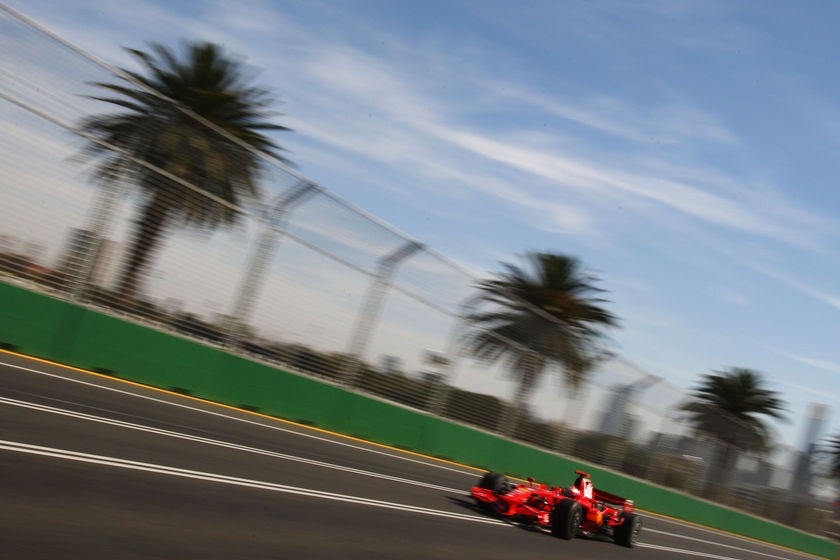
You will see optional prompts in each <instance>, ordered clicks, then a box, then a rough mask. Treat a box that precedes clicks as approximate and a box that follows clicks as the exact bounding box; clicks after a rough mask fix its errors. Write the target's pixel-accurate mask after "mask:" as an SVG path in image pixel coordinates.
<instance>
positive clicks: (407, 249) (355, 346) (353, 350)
mask: <svg viewBox="0 0 840 560" xmlns="http://www.w3.org/2000/svg"><path fill="white" fill-rule="evenodd" d="M421 249H423V245H421V244H420V243H418V242H417V241H408V242H407V243H406V244H404V245H403V246H401V247H399V248H397V249H395V250H394V251H392V252H391V253H389V254H387V255H385V256H384V257H382V258H381V259H379V262H378V263H377V265H376V272H375V273H374V274H373V275H372V278H371V283H370V286H369V287H368V293H367V296H366V297H365V301H364V303H363V305H362V308H361V311H360V312H359V315H358V319H357V321H356V327H355V328H354V329H353V333H352V338H351V340H350V346H349V348H348V351H347V353H348V354H350V355H351V356H353V357H355V358H356V360H354V362H353V363H355V364H356V365H355V366H354V367H352V368H351V370H350V371H348V372H345V374H344V377H345V384H346V385H351V386H352V385H354V384H355V382H356V378H357V377H358V375H359V365H360V364H359V361H362V360H364V359H365V354H366V352H367V348H368V345H369V344H370V338H371V333H372V332H373V325H374V322H375V321H376V319H377V317H378V316H379V312H380V311H381V310H382V302H383V300H384V299H385V292H386V290H387V288H388V286H389V285H390V283H391V278H392V277H393V276H394V272H395V271H396V268H397V265H398V264H399V263H400V262H402V261H403V260H405V259H407V258H408V257H410V256H411V255H413V254H414V253H416V252H417V251H419V250H421Z"/></svg>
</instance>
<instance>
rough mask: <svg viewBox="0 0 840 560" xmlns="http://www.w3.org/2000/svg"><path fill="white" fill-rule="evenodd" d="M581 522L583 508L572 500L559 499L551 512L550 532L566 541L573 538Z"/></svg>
mask: <svg viewBox="0 0 840 560" xmlns="http://www.w3.org/2000/svg"><path fill="white" fill-rule="evenodd" d="M582 522H583V508H582V507H581V505H580V504H579V503H577V502H576V501H574V500H560V501H559V502H557V505H556V506H554V512H553V513H552V514H551V534H552V535H554V536H555V537H558V538H561V539H565V540H567V541H569V540H572V539H573V538H575V535H577V533H578V529H580V524H581V523H582Z"/></svg>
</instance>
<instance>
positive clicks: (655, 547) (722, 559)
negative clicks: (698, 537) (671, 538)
mask: <svg viewBox="0 0 840 560" xmlns="http://www.w3.org/2000/svg"><path fill="white" fill-rule="evenodd" d="M636 546H638V547H639V548H651V549H653V550H665V551H667V552H677V553H679V554H686V555H688V556H702V557H703V558H714V559H715V560H740V559H739V558H734V557H732V556H720V555H718V554H709V553H708V552H698V551H696V550H684V549H682V548H673V547H670V546H660V545H658V544H647V543H639V544H637V545H636ZM750 552H751V551H750Z"/></svg>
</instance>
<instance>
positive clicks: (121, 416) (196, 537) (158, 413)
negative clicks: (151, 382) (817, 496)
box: [0, 353, 812, 560]
mask: <svg viewBox="0 0 840 560" xmlns="http://www.w3.org/2000/svg"><path fill="white" fill-rule="evenodd" d="M480 475H481V473H480V472H479V471H476V470H474V469H471V468H469V467H463V466H459V465H454V464H451V463H445V462H440V461H437V460H434V459H430V458H425V457H420V456H417V455H412V454H408V453H404V452H401V451H398V450H394V449H388V448H384V447H380V446H377V445H374V444H370V443H366V442H361V441H357V440H353V439H348V438H344V437H341V436H338V435H334V434H328V433H325V432H321V431H317V430H312V429H309V428H307V427H302V426H297V425H293V424H289V423H285V422H282V421H278V420H274V419H270V418H265V417H262V416H259V415H256V414H251V413H247V412H242V411H237V410H233V409H230V408H226V407H221V406H217V405H213V404H209V403H204V402H201V401H197V400H195V399H189V398H185V397H183V396H179V395H174V394H168V393H164V392H161V391H157V390H153V389H149V388H144V387H139V386H136V385H132V384H129V383H125V382H121V381H119V380H116V379H110V378H105V377H101V376H97V375H92V374H88V373H85V372H80V371H76V370H72V369H67V368H63V367H60V366H57V365H52V364H47V363H43V362H39V361H35V360H30V359H26V358H23V357H20V356H15V355H11V354H5V353H0V506H2V507H0V550H2V551H3V552H2V557H3V558H10V559H12V558H13V559H30V558H32V559H34V558H61V559H75V558H79V559H90V558H120V559H133V558H137V559H141V558H142V559H151V558H167V559H173V558H174V559H179V558H201V559H212V558H220V559H225V560H230V559H231V558H237V559H251V558H254V559H269V558H336V557H340V558H343V559H366V560H368V559H371V558H393V559H396V558H399V559H411V558H418V559H421V558H422V559H434V558H447V559H451V558H460V559H471V558H476V559H482V560H490V559H495V558H498V559H505V560H508V559H510V558H519V557H522V556H523V555H525V556H526V557H527V558H529V560H536V559H540V558H551V559H553V560H554V559H557V558H575V559H579V560H596V559H606V558H610V559H612V558H638V559H651V560H658V559H666V558H667V559H674V558H677V559H678V558H697V557H701V558H715V559H738V560H768V559H791V560H792V559H799V558H812V557H811V556H807V555H803V554H798V553H796V552H792V551H788V550H784V549H779V548H776V547H773V546H769V545H765V544H761V543H756V542H752V541H748V540H744V539H740V538H736V537H733V536H730V535H724V534H720V533H716V532H712V531H709V530H706V529H702V528H697V527H692V526H688V525H684V524H681V523H678V522H675V521H672V520H668V519H664V518H660V517H656V516H652V515H644V520H645V529H644V531H643V533H642V538H641V542H640V544H639V545H638V546H637V547H636V548H635V549H633V550H630V549H626V548H621V547H618V546H617V545H615V544H612V543H610V542H606V541H601V540H591V539H583V538H578V539H574V540H572V541H563V540H559V539H556V538H554V537H552V536H551V535H549V534H547V533H545V532H541V531H538V530H533V529H528V528H524V527H521V526H518V525H515V524H509V523H505V522H502V521H500V520H498V519H494V518H492V517H488V516H487V515H485V514H483V513H481V512H479V511H477V510H476V509H475V507H474V506H473V504H472V501H471V499H469V498H468V496H467V494H468V491H469V489H470V487H471V486H472V485H473V484H474V483H475V482H476V480H477V479H478V478H479V476H480ZM560 476H562V474H561V475H560ZM595 482H596V484H597V481H595ZM607 490H608V489H607ZM636 502H637V503H638V504H642V503H643V502H644V499H643V498H641V497H637V499H636Z"/></svg>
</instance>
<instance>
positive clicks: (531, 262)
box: [464, 253, 618, 433]
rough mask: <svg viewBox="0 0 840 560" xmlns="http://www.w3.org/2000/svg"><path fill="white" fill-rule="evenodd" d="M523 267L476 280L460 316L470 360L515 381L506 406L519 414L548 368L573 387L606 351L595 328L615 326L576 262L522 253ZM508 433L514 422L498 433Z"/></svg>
mask: <svg viewBox="0 0 840 560" xmlns="http://www.w3.org/2000/svg"><path fill="white" fill-rule="evenodd" d="M523 260H524V261H525V264H526V265H527V266H524V267H520V266H516V265H512V264H505V263H503V264H502V266H503V267H504V269H505V270H504V272H501V273H498V274H497V275H496V276H495V277H494V278H490V279H487V280H482V281H481V282H479V284H478V290H479V291H478V293H477V294H476V296H475V298H474V299H473V300H472V302H471V304H472V309H473V311H472V312H470V313H468V314H467V317H466V319H467V321H468V322H469V324H470V327H471V328H470V329H469V330H468V332H467V333H466V335H465V337H464V343H465V347H466V349H467V350H468V351H469V352H470V353H471V354H473V355H474V356H475V357H476V358H478V359H480V360H483V361H487V362H497V361H501V362H503V363H504V365H505V368H506V370H507V371H508V373H509V374H510V375H511V377H512V378H513V379H514V380H515V381H516V382H517V384H518V387H517V391H516V394H515V396H514V399H513V408H514V411H515V413H516V414H519V415H521V413H522V410H523V408H524V406H525V404H526V403H527V401H528V397H529V396H530V394H531V392H532V391H533V389H534V387H535V386H536V384H537V382H538V381H539V380H540V379H541V378H542V376H543V375H544V374H545V373H546V372H547V371H549V370H550V368H551V367H552V366H555V367H559V368H560V371H562V372H563V374H564V379H565V381H566V382H567V383H568V384H569V385H570V386H571V387H572V388H575V389H576V388H578V387H579V386H580V384H581V383H582V382H583V380H584V378H585V377H586V374H587V373H588V372H589V371H590V370H591V369H592V368H593V367H594V365H595V364H596V363H597V362H598V361H599V360H601V359H604V358H605V357H606V356H607V355H608V352H606V351H605V350H604V349H603V347H602V345H601V344H600V342H601V341H602V339H603V337H604V334H603V329H605V328H606V327H614V326H616V325H617V322H618V321H617V319H616V318H615V317H614V316H613V315H612V314H611V313H609V312H608V311H606V310H605V309H604V308H603V307H601V305H602V304H603V303H605V300H604V299H601V298H600V297H599V294H601V293H602V292H603V291H604V290H602V289H600V288H598V287H597V286H596V285H595V284H596V283H597V281H598V279H597V278H595V277H594V276H592V275H590V274H588V273H586V272H585V271H584V270H583V268H582V266H581V263H580V261H579V260H578V259H576V258H574V257H569V256H564V255H557V254H552V253H528V254H527V255H526V256H525V257H524V259H523ZM504 428H505V429H506V430H507V431H508V433H513V432H514V431H515V429H516V421H515V420H514V421H508V422H507V423H506V426H505V427H504Z"/></svg>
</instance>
